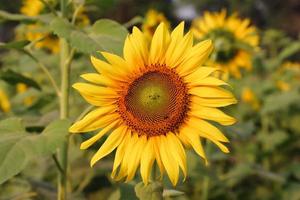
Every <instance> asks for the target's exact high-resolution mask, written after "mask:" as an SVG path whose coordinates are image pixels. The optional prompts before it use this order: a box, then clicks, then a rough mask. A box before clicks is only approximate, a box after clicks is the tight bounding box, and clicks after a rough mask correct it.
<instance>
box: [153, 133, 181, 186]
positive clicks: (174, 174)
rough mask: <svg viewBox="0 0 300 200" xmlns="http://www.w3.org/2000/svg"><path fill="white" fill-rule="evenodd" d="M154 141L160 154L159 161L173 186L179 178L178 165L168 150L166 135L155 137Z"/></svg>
mask: <svg viewBox="0 0 300 200" xmlns="http://www.w3.org/2000/svg"><path fill="white" fill-rule="evenodd" d="M156 142H157V143H158V144H159V147H160V148H159V153H160V156H161V161H162V163H163V165H164V167H165V169H166V172H167V174H168V176H169V178H170V180H171V183H172V184H173V185H174V186H175V185H176V184H177V182H178V178H179V167H178V163H177V161H176V160H175V159H174V157H173V155H172V154H171V153H170V152H169V150H168V149H167V148H168V142H167V139H166V136H164V135H163V136H158V137H156Z"/></svg>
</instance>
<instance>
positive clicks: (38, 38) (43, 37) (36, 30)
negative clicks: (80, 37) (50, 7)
mask: <svg viewBox="0 0 300 200" xmlns="http://www.w3.org/2000/svg"><path fill="white" fill-rule="evenodd" d="M43 9H44V4H43V3H42V2H41V1H40V0H23V6H22V7H21V10H20V12H21V13H23V14H24V15H28V16H36V15H38V14H40V13H41V12H42V11H43ZM84 12H85V9H84V7H81V8H80V9H79V11H78V15H77V19H76V24H78V25H82V26H85V25H88V24H90V20H89V18H88V16H87V15H86V14H85V13H84ZM16 37H17V39H27V40H29V41H31V42H35V44H34V47H35V48H38V49H47V50H49V51H51V53H58V52H59V40H58V38H57V37H56V36H55V35H53V34H51V33H49V32H48V31H45V30H43V26H42V25H40V24H30V25H26V26H25V27H23V29H21V30H20V29H19V30H17V33H16Z"/></svg>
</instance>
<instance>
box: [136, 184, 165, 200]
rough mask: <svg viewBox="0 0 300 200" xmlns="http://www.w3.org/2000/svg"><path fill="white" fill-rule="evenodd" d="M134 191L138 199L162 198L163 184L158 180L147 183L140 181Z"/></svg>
mask: <svg viewBox="0 0 300 200" xmlns="http://www.w3.org/2000/svg"><path fill="white" fill-rule="evenodd" d="M135 193H136V196H137V197H138V198H139V199H143V200H162V199H163V186H162V184H161V183H160V182H152V183H150V184H148V185H144V183H142V182H140V183H138V184H137V185H136V186H135Z"/></svg>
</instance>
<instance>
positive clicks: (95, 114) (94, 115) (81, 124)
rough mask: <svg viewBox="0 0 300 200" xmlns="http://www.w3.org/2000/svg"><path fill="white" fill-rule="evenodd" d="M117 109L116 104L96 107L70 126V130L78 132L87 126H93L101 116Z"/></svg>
mask: <svg viewBox="0 0 300 200" xmlns="http://www.w3.org/2000/svg"><path fill="white" fill-rule="evenodd" d="M115 110H116V107H115V106H106V107H101V108H96V109H95V110H93V111H91V112H89V113H88V114H87V115H86V116H85V117H84V118H83V119H81V120H79V121H77V122H75V123H74V124H73V125H72V126H71V127H70V128H69V131H70V132H71V133H78V132H81V131H82V130H84V129H85V128H86V127H89V126H91V125H92V124H93V123H95V122H96V121H97V120H99V118H101V117H102V116H104V115H107V114H109V113H112V112H113V111H115Z"/></svg>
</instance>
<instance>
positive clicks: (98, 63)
mask: <svg viewBox="0 0 300 200" xmlns="http://www.w3.org/2000/svg"><path fill="white" fill-rule="evenodd" d="M91 62H92V64H93V66H94V67H95V69H96V70H97V72H98V73H100V74H104V75H105V76H107V77H109V78H110V79H113V80H117V81H123V82H124V75H122V74H121V73H119V71H118V70H116V69H115V68H114V67H113V66H111V65H110V64H108V63H106V62H104V61H102V60H100V59H98V58H96V57H94V56H91Z"/></svg>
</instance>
